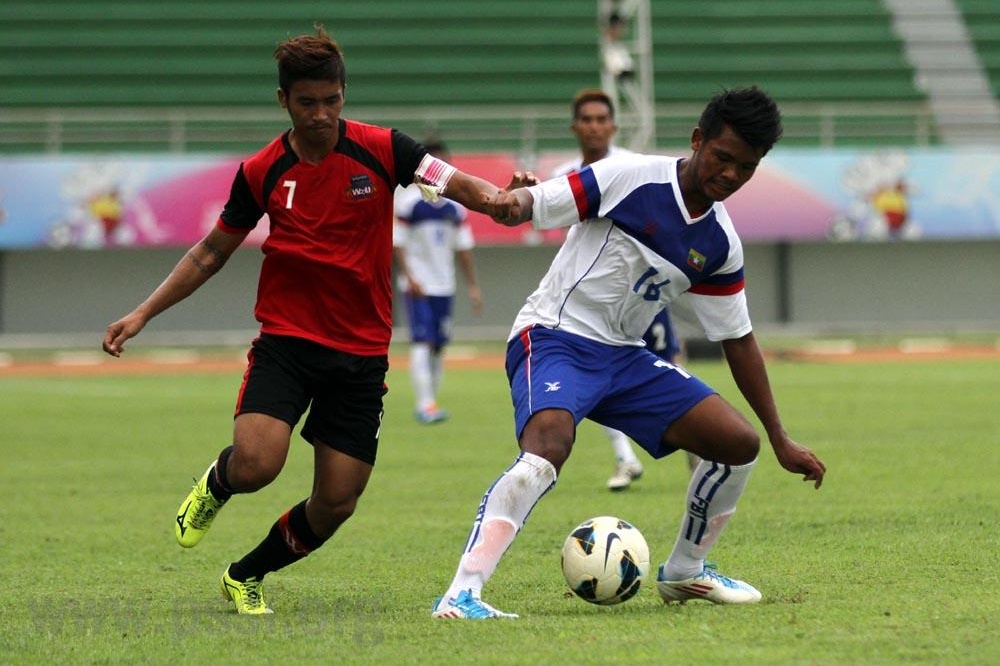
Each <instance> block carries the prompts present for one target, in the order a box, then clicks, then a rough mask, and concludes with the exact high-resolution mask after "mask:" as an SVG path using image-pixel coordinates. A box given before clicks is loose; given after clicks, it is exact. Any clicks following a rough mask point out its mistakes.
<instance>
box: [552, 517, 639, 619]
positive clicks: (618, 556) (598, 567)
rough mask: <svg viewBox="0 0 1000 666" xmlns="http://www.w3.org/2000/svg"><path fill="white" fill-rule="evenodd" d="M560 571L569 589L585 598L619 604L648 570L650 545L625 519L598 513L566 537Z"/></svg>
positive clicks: (636, 590) (600, 602)
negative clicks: (598, 514)
mask: <svg viewBox="0 0 1000 666" xmlns="http://www.w3.org/2000/svg"><path fill="white" fill-rule="evenodd" d="M562 570H563V576H565V577H566V582H567V583H568V584H569V587H570V589H572V590H573V592H575V593H576V595H577V596H578V597H580V598H581V599H583V600H584V601H589V602H590V603H592V604H601V605H603V606H611V605H614V604H620V603H621V602H623V601H626V600H628V599H631V598H632V597H634V596H635V594H636V593H637V592H638V591H639V587H640V586H641V585H642V581H643V579H644V578H645V577H646V574H648V573H649V547H648V546H647V545H646V539H645V538H643V536H642V533H641V532H639V530H637V529H636V528H635V527H634V526H632V525H631V524H629V523H628V522H626V521H624V520H622V519H621V518H615V517H614V516H598V517H597V518H591V519H590V520H586V521H584V522H582V523H580V525H579V526H577V527H576V528H575V529H574V530H573V531H572V532H570V534H569V536H568V537H566V542H565V543H564V544H563V549H562Z"/></svg>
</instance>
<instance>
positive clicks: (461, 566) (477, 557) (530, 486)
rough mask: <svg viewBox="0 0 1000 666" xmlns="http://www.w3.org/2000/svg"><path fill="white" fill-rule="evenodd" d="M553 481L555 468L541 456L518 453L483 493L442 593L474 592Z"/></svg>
mask: <svg viewBox="0 0 1000 666" xmlns="http://www.w3.org/2000/svg"><path fill="white" fill-rule="evenodd" d="M555 483H556V468H555V467H553V466H552V463H550V462H549V461H548V460H546V459H545V458H542V457H541V456H536V455H534V454H531V453H523V452H522V453H521V455H519V456H518V457H517V459H516V460H515V461H514V464H513V465H511V466H510V467H509V468H508V469H507V471H505V472H504V473H503V474H501V475H500V478H498V479H497V480H496V481H494V482H493V485H492V486H490V487H489V489H488V490H487V491H486V494H485V495H484V496H483V501H482V502H481V503H480V505H479V510H478V511H477V512H476V520H475V522H474V523H473V524H472V532H471V533H470V534H469V540H468V542H467V543H466V545H465V553H464V554H463V555H462V559H461V560H459V563H458V570H457V571H456V572H455V578H454V579H453V580H452V581H451V587H449V588H448V592H447V593H446V594H445V597H446V598H454V597H456V596H458V594H459V593H460V592H461V591H462V590H470V589H471V590H472V593H473V594H474V595H478V594H479V592H480V590H482V589H483V586H484V585H485V584H486V581H488V580H489V579H490V576H492V575H493V572H494V571H495V570H496V568H497V564H499V563H500V558H501V557H503V554H504V553H505V552H507V548H509V547H510V544H511V543H512V542H513V541H514V537H515V536H517V533H518V532H520V531H521V528H522V527H524V523H525V521H527V520H528V515H529V514H530V513H531V510H532V509H533V508H535V504H537V503H538V500H539V499H541V497H542V495H544V494H545V493H547V492H548V491H549V490H550V489H551V488H552V486H554V485H555Z"/></svg>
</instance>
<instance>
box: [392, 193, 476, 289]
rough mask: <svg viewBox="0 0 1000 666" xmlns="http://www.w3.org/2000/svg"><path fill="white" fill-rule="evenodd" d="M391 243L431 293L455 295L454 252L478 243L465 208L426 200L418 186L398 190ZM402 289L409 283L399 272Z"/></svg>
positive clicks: (444, 200) (445, 201)
mask: <svg viewBox="0 0 1000 666" xmlns="http://www.w3.org/2000/svg"><path fill="white" fill-rule="evenodd" d="M395 212H396V222H395V224H394V225H393V233H392V244H393V246H395V247H399V248H403V250H404V252H405V253H406V265H407V268H408V269H409V271H410V273H411V274H412V275H413V277H414V279H416V280H417V281H418V282H419V283H420V286H421V288H422V289H423V291H424V293H425V294H426V295H428V296H454V295H455V252H457V251H459V250H471V249H472V248H473V247H474V246H475V240H474V238H473V236H472V230H471V229H470V228H469V225H468V224H466V216H467V215H468V212H467V211H466V209H465V207H464V206H462V205H461V204H459V203H456V202H454V201H451V200H450V199H445V198H443V197H442V198H440V199H438V200H437V201H434V202H430V201H425V200H424V198H423V196H422V195H421V193H420V188H419V187H418V186H417V185H410V186H409V187H406V188H404V189H400V190H397V191H396V202H395ZM399 282H400V285H399V286H400V289H403V290H405V289H406V288H407V287H408V285H407V284H406V278H405V277H404V276H402V275H400V278H399Z"/></svg>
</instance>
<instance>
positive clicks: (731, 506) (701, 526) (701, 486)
mask: <svg viewBox="0 0 1000 666" xmlns="http://www.w3.org/2000/svg"><path fill="white" fill-rule="evenodd" d="M756 462H757V461H756V460H754V461H753V462H751V463H748V464H746V465H737V466H733V465H722V464H719V463H714V462H711V461H709V460H702V461H701V462H700V463H698V466H697V467H696V468H695V470H694V473H693V474H692V476H691V485H690V486H688V492H687V512H686V514H685V515H684V520H683V521H681V529H680V532H679V533H678V535H677V542H676V543H675V544H674V550H673V552H672V553H670V559H668V560H667V563H666V566H665V567H664V576H665V577H666V579H667V580H683V579H685V578H691V577H692V576H696V575H698V574H699V573H700V572H701V570H702V569H703V568H704V567H705V557H706V556H707V555H708V551H710V550H711V549H712V546H713V545H715V541H716V539H718V538H719V535H720V534H721V533H722V530H723V529H725V527H726V523H727V522H729V518H730V517H731V516H732V515H733V513H735V512H736V502H737V501H738V500H739V499H740V496H741V495H743V490H744V489H745V488H746V486H747V480H748V479H749V478H750V470H751V469H753V466H754V463H756Z"/></svg>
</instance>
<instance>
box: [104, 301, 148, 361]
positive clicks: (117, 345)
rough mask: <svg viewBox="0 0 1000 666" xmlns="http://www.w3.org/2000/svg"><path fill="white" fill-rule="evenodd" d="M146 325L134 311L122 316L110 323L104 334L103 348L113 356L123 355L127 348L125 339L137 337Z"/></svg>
mask: <svg viewBox="0 0 1000 666" xmlns="http://www.w3.org/2000/svg"><path fill="white" fill-rule="evenodd" d="M145 325H146V322H145V320H143V319H142V318H141V317H140V316H139V315H137V314H135V313H134V312H133V313H131V314H128V315H126V316H124V317H122V318H121V319H119V320H118V321H116V322H114V323H113V324H109V325H108V330H107V332H106V333H105V334H104V343H103V344H102V348H103V349H104V351H105V352H107V353H108V354H111V355H112V356H115V357H118V356H121V355H122V352H123V351H124V350H125V341H126V340H128V339H129V338H132V337H135V335H136V334H138V333H139V331H141V330H142V329H143V327H144V326H145Z"/></svg>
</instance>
